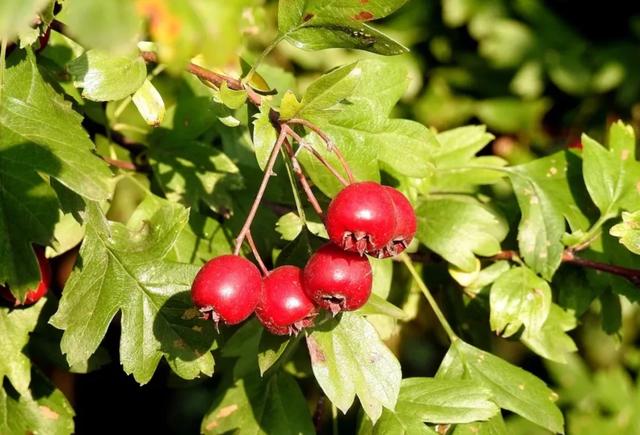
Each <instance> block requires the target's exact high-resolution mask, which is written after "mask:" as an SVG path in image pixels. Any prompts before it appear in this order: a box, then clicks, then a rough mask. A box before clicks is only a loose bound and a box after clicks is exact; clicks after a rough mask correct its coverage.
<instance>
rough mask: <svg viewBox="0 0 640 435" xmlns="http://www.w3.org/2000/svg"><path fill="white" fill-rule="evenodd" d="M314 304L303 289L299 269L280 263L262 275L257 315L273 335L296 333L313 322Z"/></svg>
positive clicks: (314, 314)
mask: <svg viewBox="0 0 640 435" xmlns="http://www.w3.org/2000/svg"><path fill="white" fill-rule="evenodd" d="M316 314H317V312H316V307H315V306H314V305H313V302H311V300H310V299H309V298H308V297H307V295H306V294H305V292H304V290H303V289H302V270H301V269H300V268H299V267H296V266H280V267H278V268H276V269H274V270H272V271H271V272H270V273H269V275H267V276H266V277H264V279H263V288H262V296H261V298H260V302H259V303H258V307H257V308H256V315H257V316H258V319H259V320H260V322H262V324H263V325H264V327H265V328H267V329H268V330H269V331H270V332H272V333H273V334H276V335H285V334H289V335H292V334H297V333H298V332H300V331H301V330H302V329H303V328H307V327H309V326H312V325H313V318H314V317H315V316H316Z"/></svg>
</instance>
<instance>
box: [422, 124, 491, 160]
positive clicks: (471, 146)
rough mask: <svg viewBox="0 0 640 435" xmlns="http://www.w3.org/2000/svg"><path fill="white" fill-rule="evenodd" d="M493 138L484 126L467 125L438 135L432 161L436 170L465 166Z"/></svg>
mask: <svg viewBox="0 0 640 435" xmlns="http://www.w3.org/2000/svg"><path fill="white" fill-rule="evenodd" d="M493 138H494V136H493V135H492V134H490V133H487V128H486V127H485V126H484V125H469V126H466V127H459V128H454V129H452V130H447V131H444V132H442V133H438V134H437V135H436V139H437V143H438V145H439V147H438V149H437V150H435V152H434V155H433V157H432V158H433V161H434V163H435V165H436V166H437V167H438V168H443V167H444V168H447V167H454V166H461V165H464V164H467V162H468V161H469V160H471V159H472V158H473V157H475V155H476V154H477V153H478V152H479V151H480V150H481V149H483V148H484V147H485V146H487V144H488V143H489V142H491V141H492V140H493Z"/></svg>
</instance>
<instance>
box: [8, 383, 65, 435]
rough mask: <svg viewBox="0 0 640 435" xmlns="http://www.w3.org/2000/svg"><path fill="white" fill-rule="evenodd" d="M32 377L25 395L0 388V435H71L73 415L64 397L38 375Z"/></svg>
mask: <svg viewBox="0 0 640 435" xmlns="http://www.w3.org/2000/svg"><path fill="white" fill-rule="evenodd" d="M34 375H35V376H34V378H33V381H32V382H31V392H30V393H29V394H28V395H22V396H18V395H16V394H15V392H13V391H7V390H4V389H2V388H0V433H2V434H7V435H9V434H16V435H18V434H38V433H42V434H48V435H49V434H50V435H67V434H70V433H73V432H74V427H73V417H74V412H73V408H72V407H71V405H70V404H69V402H68V401H67V399H66V397H65V396H64V394H62V392H60V390H57V389H56V388H54V386H53V385H51V383H50V382H49V381H48V380H47V379H45V378H44V376H42V375H41V374H40V373H39V372H37V371H36V372H34Z"/></svg>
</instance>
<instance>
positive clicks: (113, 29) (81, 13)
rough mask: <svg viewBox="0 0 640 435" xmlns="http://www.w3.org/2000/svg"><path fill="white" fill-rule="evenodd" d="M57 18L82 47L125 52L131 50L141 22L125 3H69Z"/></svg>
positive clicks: (113, 0) (119, 0)
mask: <svg viewBox="0 0 640 435" xmlns="http://www.w3.org/2000/svg"><path fill="white" fill-rule="evenodd" d="M62 10H63V12H62V16H61V17H60V18H61V19H62V20H63V21H64V22H65V24H67V25H68V26H69V33H71V35H73V37H74V38H75V39H76V40H77V41H78V42H79V43H81V44H82V45H83V46H85V47H90V48H97V49H101V50H109V51H112V52H114V51H115V52H119V53H122V52H126V51H128V50H130V49H133V48H135V44H136V41H137V38H138V34H139V32H140V31H141V30H142V28H141V27H142V20H141V19H140V16H139V15H138V13H137V11H136V5H135V3H134V2H131V1H129V0H105V1H99V2H92V1H89V2H85V1H70V2H67V3H66V4H65V5H64V8H63V9H62Z"/></svg>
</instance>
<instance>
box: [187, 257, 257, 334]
mask: <svg viewBox="0 0 640 435" xmlns="http://www.w3.org/2000/svg"><path fill="white" fill-rule="evenodd" d="M261 288H262V278H261V276H260V272H259V271H258V268H257V267H256V266H255V265H254V264H253V263H252V262H250V261H249V260H247V259H246V258H242V257H239V256H237V255H222V256H220V257H216V258H214V259H212V260H209V261H208V262H207V263H206V264H205V265H204V266H202V268H201V269H200V271H199V272H198V274H197V275H196V278H195V279H194V280H193V285H192V286H191V299H192V300H193V303H194V304H195V305H196V306H197V307H198V308H200V311H201V312H202V313H203V314H204V315H205V317H209V316H211V317H212V318H213V320H214V321H215V322H216V323H217V322H219V321H220V320H222V321H224V322H225V323H226V324H228V325H235V324H236V323H240V322H242V321H243V320H245V319H246V318H247V317H249V316H250V315H251V313H252V312H253V310H254V309H255V308H256V305H257V304H258V299H259V298H260V290H261Z"/></svg>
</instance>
